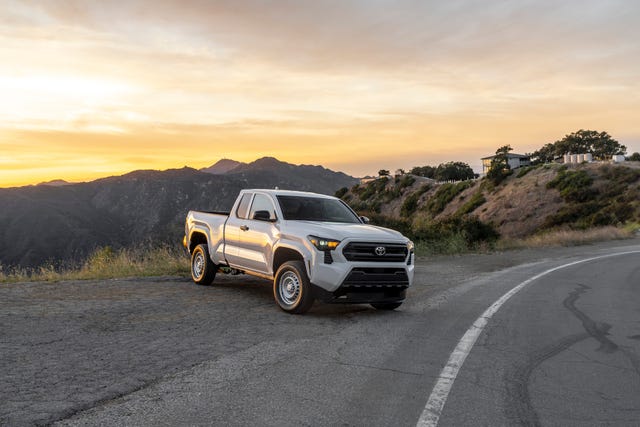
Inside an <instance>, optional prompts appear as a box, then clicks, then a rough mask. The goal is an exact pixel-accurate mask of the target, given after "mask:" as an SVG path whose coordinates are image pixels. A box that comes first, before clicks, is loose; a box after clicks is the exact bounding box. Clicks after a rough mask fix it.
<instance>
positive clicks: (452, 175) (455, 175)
mask: <svg viewBox="0 0 640 427" xmlns="http://www.w3.org/2000/svg"><path fill="white" fill-rule="evenodd" d="M435 178H436V179H437V180H439V181H464V180H467V179H473V178H475V173H474V172H473V169H471V166H469V165H468V164H466V163H464V162H447V163H441V164H440V165H438V167H437V168H436V173H435Z"/></svg>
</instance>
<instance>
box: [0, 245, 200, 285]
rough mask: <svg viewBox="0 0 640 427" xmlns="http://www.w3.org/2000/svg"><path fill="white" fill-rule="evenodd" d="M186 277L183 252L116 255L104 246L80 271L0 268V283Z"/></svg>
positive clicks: (123, 252) (160, 250)
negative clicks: (168, 276) (6, 269)
mask: <svg viewBox="0 0 640 427" xmlns="http://www.w3.org/2000/svg"><path fill="white" fill-rule="evenodd" d="M188 274H189V258H188V257H187V255H186V254H185V251H184V250H183V249H182V248H175V247H169V246H161V247H156V248H152V249H150V248H148V247H141V248H134V249H120V250H117V251H115V250H113V249H112V248H110V247H108V246H107V247H104V248H101V249H98V250H96V251H95V252H94V253H93V254H92V255H90V256H89V257H88V258H87V260H86V261H85V262H84V263H83V264H82V266H81V267H79V268H75V269H73V268H72V269H60V268H57V267H56V266H53V265H46V266H42V267H39V268H36V269H32V270H27V269H9V270H8V271H5V270H3V269H2V266H0V282H4V283H7V282H40V281H47V282H50V281H60V280H87V279H113V278H122V277H143V276H165V275H188Z"/></svg>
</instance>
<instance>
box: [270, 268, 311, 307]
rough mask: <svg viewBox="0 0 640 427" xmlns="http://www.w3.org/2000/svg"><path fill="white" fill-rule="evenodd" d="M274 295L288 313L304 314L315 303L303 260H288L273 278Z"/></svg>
mask: <svg viewBox="0 0 640 427" xmlns="http://www.w3.org/2000/svg"><path fill="white" fill-rule="evenodd" d="M273 297H274V298H275V300H276V302H277V303H278V305H279V306H280V308H281V309H282V310H284V311H286V312H287V313H291V314H302V313H306V312H307V311H309V309H310V308H311V306H312V305H313V300H314V297H313V293H312V291H311V282H310V281H309V277H308V276H307V271H306V270H305V268H304V263H303V262H302V261H287V262H285V263H284V264H282V265H281V266H280V268H278V272H277V273H276V277H275V278H274V279H273Z"/></svg>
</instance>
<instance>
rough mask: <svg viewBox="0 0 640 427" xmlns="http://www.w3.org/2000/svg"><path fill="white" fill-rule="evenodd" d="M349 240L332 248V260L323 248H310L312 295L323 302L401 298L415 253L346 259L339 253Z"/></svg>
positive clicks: (409, 282)
mask: <svg viewBox="0 0 640 427" xmlns="http://www.w3.org/2000/svg"><path fill="white" fill-rule="evenodd" d="M348 243H349V242H342V243H341V244H340V246H338V248H336V250H334V251H331V261H332V262H331V263H327V262H326V260H325V254H324V252H320V251H313V254H312V257H313V259H311V260H309V262H308V265H307V267H308V270H309V279H310V281H311V283H312V284H313V285H314V292H315V296H316V297H317V298H318V299H321V300H323V301H326V302H362V303H371V302H400V301H403V300H404V298H405V295H406V290H407V288H409V287H410V286H411V285H412V283H413V275H414V263H415V259H414V258H415V255H414V254H413V253H409V254H408V256H407V258H406V259H405V260H404V261H403V262H371V261H366V262H365V261H348V260H347V259H346V258H345V257H344V255H343V254H342V248H343V247H344V246H346V245H347V244H348ZM396 243H397V242H396Z"/></svg>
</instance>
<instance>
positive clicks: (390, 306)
mask: <svg viewBox="0 0 640 427" xmlns="http://www.w3.org/2000/svg"><path fill="white" fill-rule="evenodd" d="M401 305H402V303H401V302H374V303H372V304H371V306H372V307H373V308H375V309H376V310H395V309H396V308H398V307H400V306H401Z"/></svg>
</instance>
